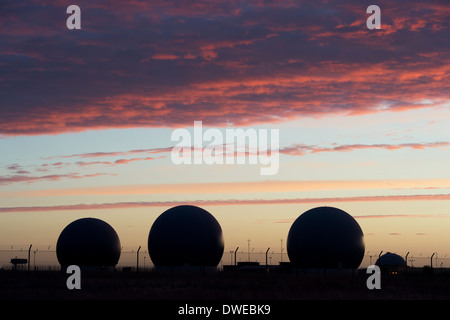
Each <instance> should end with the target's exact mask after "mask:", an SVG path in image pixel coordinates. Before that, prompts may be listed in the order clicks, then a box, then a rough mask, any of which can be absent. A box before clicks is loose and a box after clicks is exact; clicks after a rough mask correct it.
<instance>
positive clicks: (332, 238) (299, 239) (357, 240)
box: [287, 207, 365, 269]
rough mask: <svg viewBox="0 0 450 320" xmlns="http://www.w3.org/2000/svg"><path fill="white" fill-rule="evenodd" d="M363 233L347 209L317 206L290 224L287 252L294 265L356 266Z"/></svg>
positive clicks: (359, 260)
mask: <svg viewBox="0 0 450 320" xmlns="http://www.w3.org/2000/svg"><path fill="white" fill-rule="evenodd" d="M364 250H365V245H364V234H363V232H362V230H361V228H360V226H359V224H358V223H357V222H356V220H355V219H354V218H353V217H352V216H350V215H349V214H348V213H347V212H345V211H343V210H341V209H338V208H334V207H317V208H313V209H310V210H308V211H306V212H304V213H303V214H301V215H300V216H299V217H298V218H297V219H296V220H295V221H294V223H293V224H292V226H291V228H290V230H289V233H288V238H287V252H288V256H289V259H290V261H291V263H292V264H293V265H294V266H295V267H297V268H346V269H356V268H358V267H359V265H360V264H361V262H362V259H363V256H364Z"/></svg>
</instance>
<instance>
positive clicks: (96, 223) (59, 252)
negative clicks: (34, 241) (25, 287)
mask: <svg viewBox="0 0 450 320" xmlns="http://www.w3.org/2000/svg"><path fill="white" fill-rule="evenodd" d="M120 248H121V246H120V240H119V237H118V235H117V233H116V231H115V230H114V229H113V228H112V227H111V226H110V225H109V224H108V223H106V222H104V221H103V220H100V219H96V218H81V219H78V220H75V221H73V222H71V223H70V224H69V225H67V226H66V227H65V228H64V230H63V231H62V232H61V234H60V235H59V238H58V242H57V244H56V256H57V258H58V261H59V263H60V264H61V266H69V265H77V266H115V265H116V264H117V262H118V261H119V258H120Z"/></svg>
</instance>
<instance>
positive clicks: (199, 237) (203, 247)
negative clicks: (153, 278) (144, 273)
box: [148, 205, 224, 267]
mask: <svg viewBox="0 0 450 320" xmlns="http://www.w3.org/2000/svg"><path fill="white" fill-rule="evenodd" d="M223 250H224V242H223V235H222V228H221V227H220V224H219V223H218V222H217V220H216V219H215V218H214V217H213V216H212V215H211V214H210V213H209V212H208V211H206V210H204V209H202V208H199V207H196V206H190V205H181V206H176V207H173V208H170V209H168V210H166V211H165V212H163V213H162V214H161V215H160V216H159V217H158V218H157V219H156V220H155V222H154V223H153V225H152V227H151V229H150V233H149V236H148V252H149V255H150V258H151V259H152V261H153V263H154V265H155V266H157V267H158V266H185V265H190V266H217V265H218V263H219V262H220V259H221V258H222V255H223Z"/></svg>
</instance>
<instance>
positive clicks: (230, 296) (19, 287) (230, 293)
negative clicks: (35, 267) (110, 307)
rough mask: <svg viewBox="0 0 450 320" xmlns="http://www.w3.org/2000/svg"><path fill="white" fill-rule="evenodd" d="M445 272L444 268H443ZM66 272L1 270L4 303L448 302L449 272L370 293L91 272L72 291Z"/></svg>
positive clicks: (361, 277)
mask: <svg viewBox="0 0 450 320" xmlns="http://www.w3.org/2000/svg"><path fill="white" fill-rule="evenodd" d="M441 271H442V270H441ZM69 276H70V275H68V274H66V273H65V272H62V271H30V272H27V271H12V270H0V300H74V299H75V300H189V301H194V300H197V301H202V300H241V301H242V300H247V301H249V300H259V301H261V300H449V299H450V289H449V288H450V272H439V273H438V272H434V273H424V272H421V271H420V270H416V272H408V273H407V274H397V275H390V274H382V275H381V289H380V290H375V289H374V290H369V289H368V288H367V286H366V280H367V278H368V276H369V275H366V274H365V273H364V272H362V271H360V272H355V273H353V274H330V273H328V274H324V273H320V274H304V273H293V272H291V273H276V272H272V273H270V274H267V273H265V272H216V273H202V272H139V273H136V272H123V271H109V272H103V273H100V272H95V273H93V272H88V273H83V272H82V274H81V289H80V290H69V289H68V288H67V286H66V280H67V278H68V277H69Z"/></svg>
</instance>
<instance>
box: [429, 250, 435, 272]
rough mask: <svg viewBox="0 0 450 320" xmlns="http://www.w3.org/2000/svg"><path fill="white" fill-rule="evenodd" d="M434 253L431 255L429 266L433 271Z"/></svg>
mask: <svg viewBox="0 0 450 320" xmlns="http://www.w3.org/2000/svg"><path fill="white" fill-rule="evenodd" d="M435 253H436V252H433V254H432V255H431V258H430V266H431V269H433V257H434V254H435Z"/></svg>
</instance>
